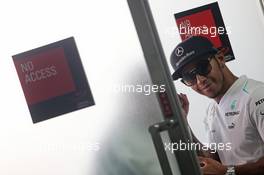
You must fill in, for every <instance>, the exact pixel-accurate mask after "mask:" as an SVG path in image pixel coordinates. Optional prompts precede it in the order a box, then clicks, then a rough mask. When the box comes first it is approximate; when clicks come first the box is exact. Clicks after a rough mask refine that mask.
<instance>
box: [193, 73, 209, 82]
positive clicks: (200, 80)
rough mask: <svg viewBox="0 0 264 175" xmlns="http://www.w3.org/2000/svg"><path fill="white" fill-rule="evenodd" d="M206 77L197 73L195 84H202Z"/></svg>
mask: <svg viewBox="0 0 264 175" xmlns="http://www.w3.org/2000/svg"><path fill="white" fill-rule="evenodd" d="M206 79H207V78H206V77H205V76H202V75H199V74H196V80H197V84H204V83H205V81H206Z"/></svg>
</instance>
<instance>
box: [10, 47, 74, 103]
mask: <svg viewBox="0 0 264 175" xmlns="http://www.w3.org/2000/svg"><path fill="white" fill-rule="evenodd" d="M14 63H15V66H16V70H17V73H18V76H19V79H20V82H21V85H22V88H23V91H24V94H25V97H26V100H27V103H28V104H29V105H32V104H35V103H38V102H41V101H44V100H48V99H51V98H53V97H56V96H60V95H63V94H66V93H69V92H72V91H75V85H74V82H73V78H72V75H71V72H70V69H69V65H68V63H67V60H66V57H65V54H64V49H63V48H62V47H58V48H51V49H50V50H47V51H45V52H41V53H38V54H35V55H32V56H28V57H25V58H23V59H16V60H15V61H14Z"/></svg>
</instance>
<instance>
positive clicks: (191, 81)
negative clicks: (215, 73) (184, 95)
mask: <svg viewBox="0 0 264 175" xmlns="http://www.w3.org/2000/svg"><path fill="white" fill-rule="evenodd" d="M213 58H214V57H209V58H208V59H206V60H201V61H199V62H198V63H197V64H196V66H195V67H194V68H193V69H191V70H190V71H187V72H184V73H183V74H182V79H181V82H182V83H184V84H185V85H187V86H193V85H195V84H196V83H197V78H196V76H197V74H198V75H201V76H207V75H208V74H209V73H210V72H211V70H212V66H211V63H210V61H211V60H212V59H213Z"/></svg>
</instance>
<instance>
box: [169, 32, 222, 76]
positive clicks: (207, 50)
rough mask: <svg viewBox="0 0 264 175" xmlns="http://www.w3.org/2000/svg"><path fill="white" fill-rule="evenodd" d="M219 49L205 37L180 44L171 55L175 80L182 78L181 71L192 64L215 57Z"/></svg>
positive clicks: (191, 38)
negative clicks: (211, 56)
mask: <svg viewBox="0 0 264 175" xmlns="http://www.w3.org/2000/svg"><path fill="white" fill-rule="evenodd" d="M217 52H218V49H216V48H215V47H214V45H213V44H212V42H211V41H210V40H209V39H207V38H206V37H203V36H192V37H190V38H188V39H186V40H184V41H183V42H181V43H179V44H178V45H177V46H176V48H175V49H174V50H173V52H172V53H171V57H170V62H171V65H172V67H173V69H174V70H175V72H174V73H173V74H172V78H173V80H177V79H179V78H180V77H181V69H182V68H183V67H184V66H186V65H187V64H189V63H191V62H196V61H199V60H202V59H207V58H208V57H207V56H210V55H214V54H216V53H217Z"/></svg>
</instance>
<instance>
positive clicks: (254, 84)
mask: <svg viewBox="0 0 264 175" xmlns="http://www.w3.org/2000/svg"><path fill="white" fill-rule="evenodd" d="M241 91H242V92H243V93H245V94H247V95H248V96H254V95H256V94H258V93H260V92H261V93H264V83H263V82H261V81H258V80H255V79H251V78H247V77H245V81H244V82H243V84H242V87H241Z"/></svg>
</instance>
